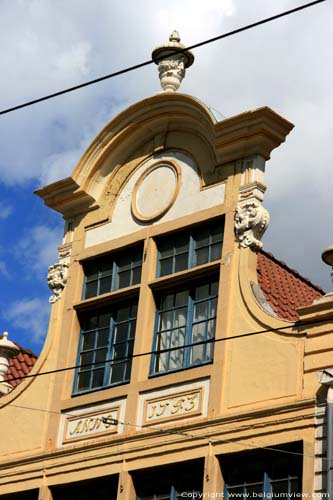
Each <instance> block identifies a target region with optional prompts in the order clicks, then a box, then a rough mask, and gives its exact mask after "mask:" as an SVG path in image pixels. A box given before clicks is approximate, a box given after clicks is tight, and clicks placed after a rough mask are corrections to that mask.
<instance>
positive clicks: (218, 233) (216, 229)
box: [211, 226, 222, 246]
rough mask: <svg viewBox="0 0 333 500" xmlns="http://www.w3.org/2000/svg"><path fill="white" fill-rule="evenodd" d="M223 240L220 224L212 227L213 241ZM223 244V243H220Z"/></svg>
mask: <svg viewBox="0 0 333 500" xmlns="http://www.w3.org/2000/svg"><path fill="white" fill-rule="evenodd" d="M221 241H222V229H221V227H219V226H216V227H214V228H211V242H212V243H216V242H221ZM220 246H221V245H220Z"/></svg>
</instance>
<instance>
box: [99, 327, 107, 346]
mask: <svg viewBox="0 0 333 500" xmlns="http://www.w3.org/2000/svg"><path fill="white" fill-rule="evenodd" d="M108 342H109V329H108V328H103V329H102V330H99V331H98V337H97V347H103V346H107V345H108Z"/></svg>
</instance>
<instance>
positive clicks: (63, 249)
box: [47, 244, 72, 304]
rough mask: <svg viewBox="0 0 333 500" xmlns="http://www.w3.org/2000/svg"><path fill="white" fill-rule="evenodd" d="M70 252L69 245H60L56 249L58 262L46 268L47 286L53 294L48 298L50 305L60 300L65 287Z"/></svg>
mask: <svg viewBox="0 0 333 500" xmlns="http://www.w3.org/2000/svg"><path fill="white" fill-rule="evenodd" d="M71 250H72V245H71V244H65V245H60V246H59V247H58V251H59V262H57V263H56V264H53V265H52V266H49V268H48V273H47V284H48V287H49V289H50V290H51V292H52V294H53V295H51V297H50V298H49V302H50V303H51V304H54V302H57V300H58V299H60V297H61V294H62V292H63V290H64V288H65V286H66V283H67V275H68V268H69V259H70V256H71Z"/></svg>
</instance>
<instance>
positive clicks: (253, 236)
mask: <svg viewBox="0 0 333 500" xmlns="http://www.w3.org/2000/svg"><path fill="white" fill-rule="evenodd" d="M265 189H266V188H265V186H263V185H261V184H259V183H256V182H255V183H252V184H250V185H248V186H246V187H244V188H243V189H242V190H241V193H240V201H239V204H238V207H237V209H236V212H235V234H236V237H237V239H238V241H239V244H240V246H241V247H243V248H246V247H250V248H252V249H253V250H260V248H262V246H263V245H262V243H261V241H260V239H261V237H262V235H263V234H264V232H265V231H266V229H267V227H268V224H269V213H268V211H267V210H266V209H265V208H264V207H263V206H262V204H261V202H262V200H263V194H264V192H265Z"/></svg>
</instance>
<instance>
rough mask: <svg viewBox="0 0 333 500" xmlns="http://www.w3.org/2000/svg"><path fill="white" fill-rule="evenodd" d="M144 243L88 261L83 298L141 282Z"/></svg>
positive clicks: (85, 264) (85, 269)
mask: <svg viewBox="0 0 333 500" xmlns="http://www.w3.org/2000/svg"><path fill="white" fill-rule="evenodd" d="M142 251H143V247H142V245H138V246H135V247H133V248H128V249H127V250H122V251H121V253H120V252H118V253H115V254H110V255H107V256H105V257H101V258H98V259H94V260H92V261H86V262H85V263H84V264H83V268H84V274H85V279H84V287H83V298H84V299H88V298H90V297H95V296H97V295H102V294H103V293H108V292H112V291H114V290H118V289H119V288H125V287H127V286H132V285H136V284H138V283H140V280H141V268H142Z"/></svg>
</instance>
